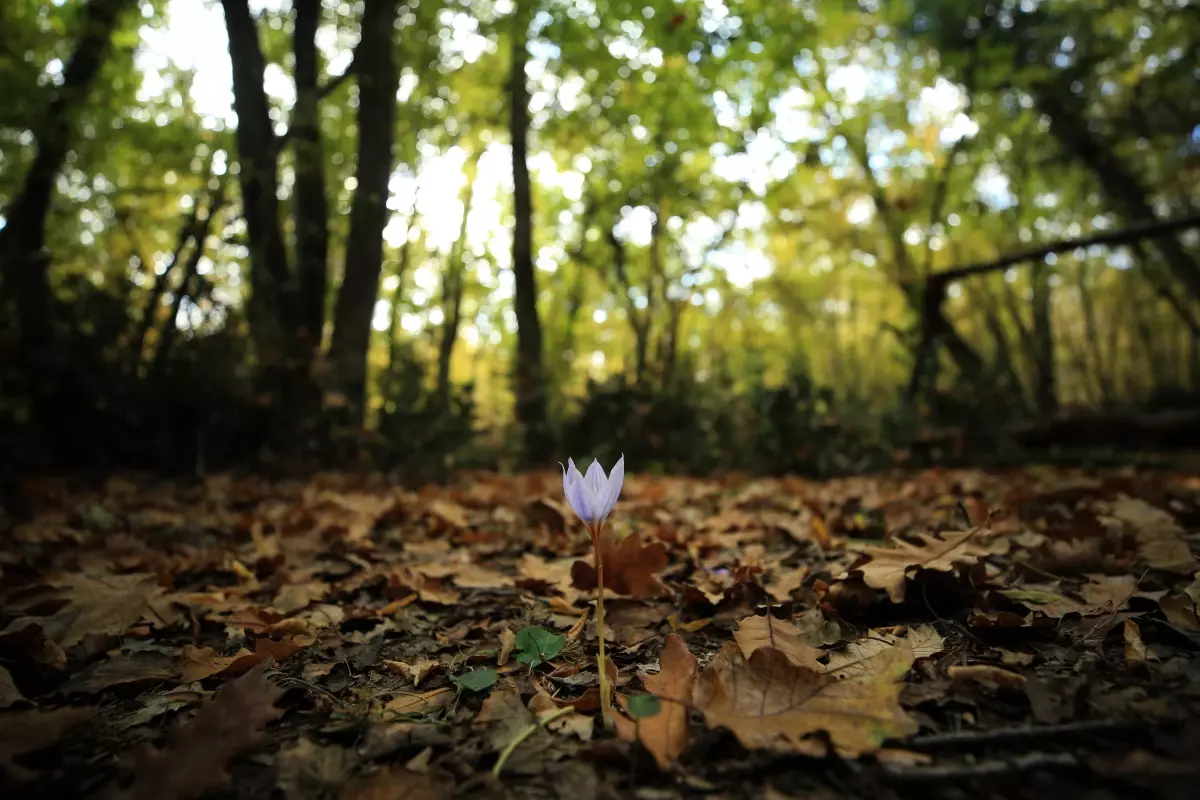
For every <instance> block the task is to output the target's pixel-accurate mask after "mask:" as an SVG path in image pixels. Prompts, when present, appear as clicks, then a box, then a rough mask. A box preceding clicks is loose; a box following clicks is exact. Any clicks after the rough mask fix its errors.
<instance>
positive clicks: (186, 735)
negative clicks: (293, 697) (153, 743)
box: [111, 667, 283, 800]
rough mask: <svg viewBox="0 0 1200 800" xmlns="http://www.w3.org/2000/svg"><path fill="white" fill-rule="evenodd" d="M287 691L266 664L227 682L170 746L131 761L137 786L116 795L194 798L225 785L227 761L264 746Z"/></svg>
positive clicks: (144, 799)
mask: <svg viewBox="0 0 1200 800" xmlns="http://www.w3.org/2000/svg"><path fill="white" fill-rule="evenodd" d="M282 694H283V690H282V689H280V688H279V687H277V686H276V685H274V684H273V683H271V681H270V680H268V679H267V677H266V675H265V674H264V672H263V669H262V668H261V667H259V668H258V669H255V670H252V671H250V672H248V673H246V674H245V675H243V676H241V677H240V678H237V679H236V680H232V681H230V682H229V683H227V684H225V685H224V686H223V687H221V690H220V691H218V692H217V693H216V695H215V696H214V697H213V699H212V700H210V701H209V702H208V703H206V704H205V705H204V706H203V707H202V708H201V709H200V711H199V712H198V713H197V714H196V716H194V717H192V718H191V719H190V720H188V721H187V722H185V723H183V724H182V725H179V726H178V727H176V728H175V729H174V730H173V731H172V732H171V733H170V735H169V736H168V737H167V743H166V746H165V747H163V748H161V749H159V748H154V747H149V748H145V749H143V750H141V752H140V753H139V754H138V755H137V757H136V758H135V759H134V761H133V764H132V765H131V771H132V772H133V775H134V778H133V784H132V785H131V786H130V787H129V788H128V789H125V790H123V791H117V792H113V793H112V794H111V797H113V798H118V800H191V798H198V797H201V796H202V795H204V794H205V793H206V792H209V791H211V790H213V789H216V788H219V787H221V786H224V785H225V784H226V783H227V782H228V779H229V776H228V775H227V774H226V772H225V765H226V764H228V763H229V762H230V761H231V760H232V759H233V758H234V757H236V756H238V755H241V754H242V753H245V752H247V751H249V750H252V749H254V747H255V746H256V745H258V743H259V741H260V739H261V732H262V728H263V727H264V726H266V724H267V723H268V722H270V721H271V720H273V719H275V718H276V717H278V716H279V715H280V714H281V713H282V711H281V710H280V709H277V708H276V707H275V701H276V700H278V699H279V697H280V696H281V695H282Z"/></svg>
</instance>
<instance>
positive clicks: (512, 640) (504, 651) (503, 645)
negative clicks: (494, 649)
mask: <svg viewBox="0 0 1200 800" xmlns="http://www.w3.org/2000/svg"><path fill="white" fill-rule="evenodd" d="M516 644H517V635H516V634H515V633H513V630H512V628H505V629H504V630H502V631H500V653H499V654H498V655H497V656H496V666H499V667H503V666H504V665H505V664H507V663H508V657H509V656H511V655H512V651H513V647H515V646H516Z"/></svg>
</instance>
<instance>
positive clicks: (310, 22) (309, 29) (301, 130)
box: [288, 0, 329, 358]
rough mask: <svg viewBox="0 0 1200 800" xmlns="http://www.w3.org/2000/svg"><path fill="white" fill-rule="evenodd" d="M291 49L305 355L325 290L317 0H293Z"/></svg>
mask: <svg viewBox="0 0 1200 800" xmlns="http://www.w3.org/2000/svg"><path fill="white" fill-rule="evenodd" d="M293 6H294V7H295V10H296V21H295V32H294V34H293V51H294V52H295V56H296V107H295V110H294V111H293V113H292V123H291V127H290V128H288V133H289V134H290V135H291V139H292V143H293V148H294V151H295V165H296V167H295V171H296V185H295V203H296V217H295V223H296V273H297V283H298V286H299V295H300V297H299V306H300V310H299V317H300V335H301V338H302V339H303V340H304V345H305V349H306V353H305V355H307V356H308V357H309V358H312V356H313V355H315V354H316V352H317V350H318V349H319V348H320V346H321V332H322V330H323V329H324V326H325V295H326V292H327V291H328V284H329V203H328V198H327V196H326V194H325V155H324V152H323V148H322V146H321V121H320V114H319V110H318V100H319V97H320V95H321V89H320V88H319V87H318V85H317V78H318V75H319V74H320V58H319V56H318V54H317V45H316V35H317V27H318V26H319V24H320V21H321V0H295V2H294V3H293Z"/></svg>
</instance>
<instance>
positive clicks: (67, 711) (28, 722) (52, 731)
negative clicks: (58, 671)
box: [0, 707, 96, 781]
mask: <svg viewBox="0 0 1200 800" xmlns="http://www.w3.org/2000/svg"><path fill="white" fill-rule="evenodd" d="M95 713H96V709H94V708H69V707H68V708H56V709H54V710H53V711H37V710H30V711H12V712H8V713H6V714H3V715H0V768H3V769H4V771H6V772H7V773H8V774H9V775H10V776H11V777H12V778H13V779H14V780H17V781H28V780H31V779H32V778H34V777H36V776H37V773H36V772H34V771H32V770H28V769H26V768H24V767H22V766H20V765H18V764H16V763H15V762H14V761H13V758H14V757H16V756H19V755H23V754H25V753H33V752H35V751H37V750H41V749H42V748H45V747H50V746H51V745H53V744H57V743H58V740H59V739H61V738H62V736H63V734H64V733H66V732H67V731H68V730H70V729H71V728H73V727H75V726H76V725H78V724H79V723H81V722H83V721H84V720H86V719H90V718H91V717H92V716H93V715H94V714H95Z"/></svg>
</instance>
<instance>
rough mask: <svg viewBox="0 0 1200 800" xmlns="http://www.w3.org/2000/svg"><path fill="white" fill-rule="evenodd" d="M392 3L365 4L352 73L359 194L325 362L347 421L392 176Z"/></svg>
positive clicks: (356, 416) (357, 398) (357, 414)
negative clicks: (342, 397) (355, 89)
mask: <svg viewBox="0 0 1200 800" xmlns="http://www.w3.org/2000/svg"><path fill="white" fill-rule="evenodd" d="M396 11H397V2H396V0H379V2H375V3H369V4H367V6H366V11H364V13H363V20H362V39H361V41H360V42H359V45H358V48H357V52H356V53H355V56H354V62H355V64H356V65H357V66H356V70H357V73H358V168H357V178H358V189H357V190H356V191H355V194H354V203H353V206H352V207H351V211H350V234H349V238H348V239H347V242H346V269H345V276H344V278H343V279H342V286H341V289H340V291H339V292H338V298H337V309H336V313H335V316H334V327H333V341H332V343H331V344H330V348H329V357H330V363H331V366H332V367H333V375H334V380H335V382H336V385H337V387H338V389H339V390H340V391H341V392H342V393H343V394H344V395H345V398H346V401H347V405H348V408H349V411H350V420H351V421H352V422H353V423H355V424H362V421H363V419H364V417H365V414H366V393H367V351H368V349H369V347H370V344H371V318H372V317H373V316H374V312H375V301H376V299H377V298H378V297H379V275H380V272H381V271H382V269H383V229H384V227H386V225H387V217H388V208H387V200H388V181H389V180H390V179H391V176H392V165H393V153H392V146H393V143H394V141H395V127H396V91H397V89H398V88H399V83H400V72H399V70H398V69H397V66H396V58H395V52H394V41H393V39H394V37H393V35H392V32H393V27H394V25H395V20H396Z"/></svg>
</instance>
